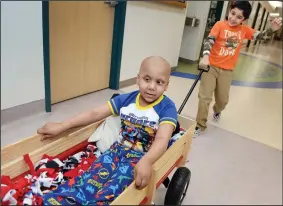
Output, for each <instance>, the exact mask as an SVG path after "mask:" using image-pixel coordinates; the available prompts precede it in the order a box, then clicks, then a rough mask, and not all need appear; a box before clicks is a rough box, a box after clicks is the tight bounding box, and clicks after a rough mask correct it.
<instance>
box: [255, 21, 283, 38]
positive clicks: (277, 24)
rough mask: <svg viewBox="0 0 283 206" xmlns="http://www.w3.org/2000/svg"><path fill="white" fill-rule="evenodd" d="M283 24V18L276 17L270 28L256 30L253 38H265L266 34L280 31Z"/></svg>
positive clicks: (269, 34)
mask: <svg viewBox="0 0 283 206" xmlns="http://www.w3.org/2000/svg"><path fill="white" fill-rule="evenodd" d="M281 26H282V18H281V17H280V18H275V19H273V21H272V22H271V26H270V28H268V29H266V30H264V31H256V32H255V33H254V35H253V37H252V40H256V41H260V40H264V37H265V36H271V35H272V34H273V33H275V32H276V31H278V30H279V29H280V27H281Z"/></svg>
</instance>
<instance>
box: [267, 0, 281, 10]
mask: <svg viewBox="0 0 283 206" xmlns="http://www.w3.org/2000/svg"><path fill="white" fill-rule="evenodd" d="M268 3H269V4H270V5H271V6H272V7H273V9H275V8H276V7H281V8H282V1H268Z"/></svg>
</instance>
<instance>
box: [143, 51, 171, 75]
mask: <svg viewBox="0 0 283 206" xmlns="http://www.w3.org/2000/svg"><path fill="white" fill-rule="evenodd" d="M143 72H152V73H159V74H160V75H162V76H163V75H165V76H166V77H167V78H168V79H169V77H170V73H171V66H170V64H169V63H168V62H167V61H166V60H165V59H164V58H163V57H160V56H150V57H147V58H145V59H144V60H143V61H142V63H141V67H140V72H139V73H140V74H141V73H143Z"/></svg>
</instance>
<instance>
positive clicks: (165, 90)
mask: <svg viewBox="0 0 283 206" xmlns="http://www.w3.org/2000/svg"><path fill="white" fill-rule="evenodd" d="M168 86H169V81H168V82H167V84H166V87H165V90H164V91H167V89H168Z"/></svg>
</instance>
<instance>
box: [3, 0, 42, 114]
mask: <svg viewBox="0 0 283 206" xmlns="http://www.w3.org/2000/svg"><path fill="white" fill-rule="evenodd" d="M41 10H42V8H41V2H40V1H39V2H31V1H30V2H28V1H25V2H19V1H11V2H10V1H3V2H1V110H3V109H7V108H10V107H14V106H17V105H21V104H25V103H29V102H33V101H36V100H41V99H44V76H43V75H44V70H43V42H42V17H41V14H42V11H41Z"/></svg>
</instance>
